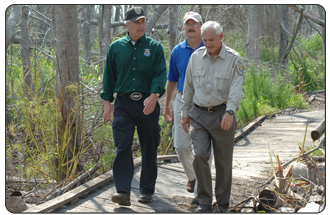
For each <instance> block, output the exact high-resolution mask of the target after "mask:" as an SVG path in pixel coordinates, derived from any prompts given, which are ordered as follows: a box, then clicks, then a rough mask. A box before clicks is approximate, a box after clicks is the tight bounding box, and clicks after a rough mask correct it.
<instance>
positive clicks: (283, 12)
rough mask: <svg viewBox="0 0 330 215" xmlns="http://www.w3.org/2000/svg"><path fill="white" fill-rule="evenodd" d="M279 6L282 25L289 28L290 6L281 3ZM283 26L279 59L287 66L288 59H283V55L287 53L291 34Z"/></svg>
mask: <svg viewBox="0 0 330 215" xmlns="http://www.w3.org/2000/svg"><path fill="white" fill-rule="evenodd" d="M278 8H279V17H280V22H281V26H283V27H284V28H285V29H289V18H288V8H287V7H286V6H285V5H279V6H278ZM283 27H281V28H280V48H279V61H280V64H282V65H283V66H284V68H285V67H286V65H287V63H288V59H287V58H285V59H283V60H282V57H283V56H284V55H285V51H286V49H287V48H288V43H289V36H288V34H287V32H285V30H284V29H283Z"/></svg>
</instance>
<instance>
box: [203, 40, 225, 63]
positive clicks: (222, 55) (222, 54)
mask: <svg viewBox="0 0 330 215" xmlns="http://www.w3.org/2000/svg"><path fill="white" fill-rule="evenodd" d="M221 43H222V46H221V49H220V52H219V54H218V55H217V56H218V57H220V58H222V59H226V46H225V44H224V43H223V42H221ZM205 56H207V57H209V58H212V57H211V56H210V54H209V53H208V51H207V49H206V48H205V52H204V54H203V58H204V57H205Z"/></svg>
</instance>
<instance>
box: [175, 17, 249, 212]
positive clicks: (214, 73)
mask: <svg viewBox="0 0 330 215" xmlns="http://www.w3.org/2000/svg"><path fill="white" fill-rule="evenodd" d="M201 32H202V38H203V42H204V45H205V47H202V48H200V49H198V50H196V51H195V52H194V53H193V54H192V55H191V58H190V60H189V63H188V66H187V71H186V78H185V84H184V89H183V102H184V103H183V106H182V120H181V122H182V126H183V128H184V130H185V131H186V132H187V133H189V128H190V125H191V128H190V132H191V138H192V143H193V145H194V151H195V160H194V163H193V165H194V170H195V173H196V176H197V180H198V181H199V183H198V187H197V197H198V200H199V203H200V206H199V208H198V209H197V212H211V211H212V179H211V172H210V168H209V167H208V163H207V161H208V159H209V156H210V154H211V142H212V144H213V150H214V161H215V167H216V186H215V195H216V201H217V205H218V209H219V212H226V211H227V210H228V208H229V199H230V192H231V181H232V158H233V149H234V135H235V130H236V118H235V114H234V113H235V111H236V110H238V109H239V104H240V102H241V92H242V84H243V66H242V65H243V64H242V60H241V57H240V55H239V54H238V53H237V52H236V51H234V50H233V49H231V48H229V47H227V46H225V45H224V43H223V42H222V39H223V33H222V27H221V26H220V24H219V23H217V22H214V21H209V22H206V23H204V24H203V26H202V28H201ZM192 105H194V108H193V109H192V111H191V112H190V110H191V106H192Z"/></svg>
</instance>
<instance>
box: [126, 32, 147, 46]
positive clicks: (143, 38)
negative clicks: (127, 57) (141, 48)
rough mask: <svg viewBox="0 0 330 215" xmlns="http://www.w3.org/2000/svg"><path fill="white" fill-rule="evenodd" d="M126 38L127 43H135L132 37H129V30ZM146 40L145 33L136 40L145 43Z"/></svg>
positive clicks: (137, 42) (138, 42)
mask: <svg viewBox="0 0 330 215" xmlns="http://www.w3.org/2000/svg"><path fill="white" fill-rule="evenodd" d="M125 40H126V42H127V43H129V44H131V45H133V41H132V40H131V38H130V37H129V32H127V33H126V37H125ZM145 40H146V35H145V34H144V35H143V36H142V37H141V38H140V39H139V40H138V41H136V43H135V44H140V45H141V44H143V42H144V41H145Z"/></svg>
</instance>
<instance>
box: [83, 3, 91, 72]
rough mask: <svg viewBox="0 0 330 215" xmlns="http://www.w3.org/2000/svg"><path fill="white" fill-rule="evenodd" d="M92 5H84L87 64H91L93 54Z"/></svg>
mask: <svg viewBox="0 0 330 215" xmlns="http://www.w3.org/2000/svg"><path fill="white" fill-rule="evenodd" d="M92 7H93V6H92V5H84V6H83V8H84V12H83V26H82V32H83V40H84V46H85V60H86V61H87V64H88V65H89V64H90V60H91V54H92V42H91V25H90V24H89V20H90V19H91V10H92Z"/></svg>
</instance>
